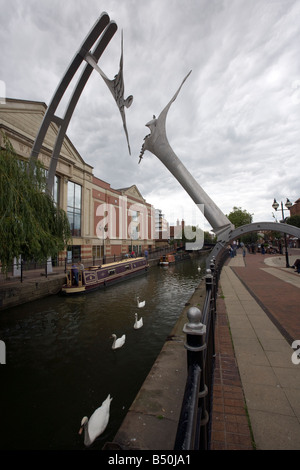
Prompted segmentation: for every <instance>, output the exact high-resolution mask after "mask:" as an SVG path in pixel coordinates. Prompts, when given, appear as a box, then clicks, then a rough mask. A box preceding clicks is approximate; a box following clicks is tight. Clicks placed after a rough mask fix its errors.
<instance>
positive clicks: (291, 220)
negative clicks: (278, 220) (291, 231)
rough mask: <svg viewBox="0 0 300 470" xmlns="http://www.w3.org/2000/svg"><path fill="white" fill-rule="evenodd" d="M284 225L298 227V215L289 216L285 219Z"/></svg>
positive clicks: (299, 225)
mask: <svg viewBox="0 0 300 470" xmlns="http://www.w3.org/2000/svg"><path fill="white" fill-rule="evenodd" d="M286 223H287V224H289V225H294V226H295V227H300V215H297V214H296V215H291V217H288V218H287V219H286Z"/></svg>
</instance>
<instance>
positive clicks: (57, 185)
mask: <svg viewBox="0 0 300 470" xmlns="http://www.w3.org/2000/svg"><path fill="white" fill-rule="evenodd" d="M59 188H60V178H59V176H56V175H55V176H54V185H53V190H52V196H53V201H54V204H55V205H56V206H59V192H60V189H59Z"/></svg>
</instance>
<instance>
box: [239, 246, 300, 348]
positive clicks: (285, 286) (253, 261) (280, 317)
mask: <svg viewBox="0 0 300 470" xmlns="http://www.w3.org/2000/svg"><path fill="white" fill-rule="evenodd" d="M292 253H298V255H296V256H298V257H299V258H300V253H299V250H291V254H292ZM266 257H270V255H262V254H260V253H256V254H255V255H253V254H247V255H246V257H245V265H246V266H245V268H243V267H236V266H235V267H233V268H232V269H233V271H234V272H235V273H236V274H237V276H238V277H239V279H240V280H241V281H242V283H243V284H244V285H245V286H246V287H247V289H248V290H249V292H250V293H251V295H252V296H253V297H254V298H255V299H256V301H257V302H258V303H259V305H260V306H261V307H262V308H263V310H264V311H265V312H266V314H267V315H268V316H269V318H270V319H271V320H272V321H273V323H274V324H275V325H276V326H277V328H278V329H279V331H280V332H281V334H282V335H283V336H284V337H285V339H286V340H287V341H288V343H289V344H291V343H292V341H293V340H296V339H300V290H299V287H297V286H295V285H293V284H291V283H290V282H283V281H282V280H281V279H280V278H277V277H275V276H274V275H273V274H271V271H272V269H270V268H268V265H266V264H265V262H264V261H265V258H266ZM275 257H276V258H278V256H277V255H275V256H274V258H275ZM281 258H282V265H283V268H273V269H277V270H280V271H281V270H283V271H285V272H286V273H287V274H288V275H289V276H290V277H291V279H292V278H293V277H296V278H299V277H300V275H299V274H296V273H294V270H292V269H291V268H285V267H284V266H285V257H284V255H282V256H281ZM294 258H295V255H292V257H291V259H294ZM291 263H292V261H290V264H291ZM269 271H270V272H269ZM296 302H297V303H298V313H299V315H295V313H296V311H295V305H296Z"/></svg>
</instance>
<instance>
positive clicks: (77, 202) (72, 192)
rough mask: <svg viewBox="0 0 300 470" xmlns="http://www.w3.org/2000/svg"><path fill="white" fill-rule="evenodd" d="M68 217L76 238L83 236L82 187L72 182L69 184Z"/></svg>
mask: <svg viewBox="0 0 300 470" xmlns="http://www.w3.org/2000/svg"><path fill="white" fill-rule="evenodd" d="M67 215H68V219H69V223H70V228H71V233H72V235H73V236H74V237H80V235H81V186H80V185H79V184H76V183H72V181H69V182H68V207H67Z"/></svg>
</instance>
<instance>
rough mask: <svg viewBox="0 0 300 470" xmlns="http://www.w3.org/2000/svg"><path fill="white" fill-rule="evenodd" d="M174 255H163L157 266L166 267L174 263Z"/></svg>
mask: <svg viewBox="0 0 300 470" xmlns="http://www.w3.org/2000/svg"><path fill="white" fill-rule="evenodd" d="M175 261H176V260H175V255H174V253H168V254H167V255H163V256H161V257H160V260H159V264H161V265H162V266H168V265H169V264H171V263H175Z"/></svg>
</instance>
